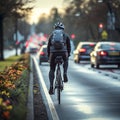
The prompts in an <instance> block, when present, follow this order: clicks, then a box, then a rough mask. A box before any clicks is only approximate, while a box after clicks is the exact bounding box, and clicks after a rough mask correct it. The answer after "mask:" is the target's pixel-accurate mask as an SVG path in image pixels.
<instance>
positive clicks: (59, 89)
mask: <svg viewBox="0 0 120 120" xmlns="http://www.w3.org/2000/svg"><path fill="white" fill-rule="evenodd" d="M57 80H58V87H57V99H58V104H60V102H61V72H60V69H58V71H57Z"/></svg>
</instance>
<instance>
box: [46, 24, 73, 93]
mask: <svg viewBox="0 0 120 120" xmlns="http://www.w3.org/2000/svg"><path fill="white" fill-rule="evenodd" d="M54 29H55V30H62V31H63V34H64V41H65V46H66V47H64V48H63V49H61V50H59V51H57V50H55V49H54V47H53V45H52V38H53V33H52V34H51V35H50V37H49V39H48V45H47V52H48V58H49V62H50V71H49V81H50V89H49V94H53V93H54V92H53V82H54V72H55V68H56V63H55V58H56V57H57V56H62V57H63V78H64V82H67V81H68V77H67V69H68V58H69V56H70V52H71V44H70V38H69V36H68V35H67V34H66V33H65V32H64V25H63V23H62V22H57V23H56V24H55V26H54Z"/></svg>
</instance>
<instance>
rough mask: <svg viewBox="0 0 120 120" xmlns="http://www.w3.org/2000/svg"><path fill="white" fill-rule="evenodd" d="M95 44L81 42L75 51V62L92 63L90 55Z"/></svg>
mask: <svg viewBox="0 0 120 120" xmlns="http://www.w3.org/2000/svg"><path fill="white" fill-rule="evenodd" d="M95 44H96V43H95V42H79V44H78V46H77V48H76V49H75V50H74V52H73V54H74V58H73V59H74V62H75V63H79V62H80V61H83V60H85V61H90V53H91V51H92V50H93V48H94V46H95Z"/></svg>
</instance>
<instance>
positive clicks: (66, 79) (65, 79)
mask: <svg viewBox="0 0 120 120" xmlns="http://www.w3.org/2000/svg"><path fill="white" fill-rule="evenodd" d="M63 77H64V82H68V78H67V74H64V75H63Z"/></svg>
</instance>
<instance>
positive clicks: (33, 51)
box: [30, 47, 38, 54]
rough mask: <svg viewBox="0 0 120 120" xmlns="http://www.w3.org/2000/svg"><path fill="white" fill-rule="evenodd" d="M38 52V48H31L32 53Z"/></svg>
mask: <svg viewBox="0 0 120 120" xmlns="http://www.w3.org/2000/svg"><path fill="white" fill-rule="evenodd" d="M37 52H38V48H36V47H35V48H30V53H31V54H36V53H37Z"/></svg>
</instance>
